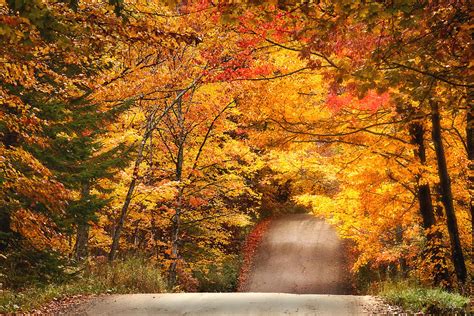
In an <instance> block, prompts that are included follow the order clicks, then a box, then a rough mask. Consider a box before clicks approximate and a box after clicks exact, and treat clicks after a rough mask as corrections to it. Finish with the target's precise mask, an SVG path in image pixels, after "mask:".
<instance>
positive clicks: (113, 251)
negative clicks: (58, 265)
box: [109, 115, 154, 261]
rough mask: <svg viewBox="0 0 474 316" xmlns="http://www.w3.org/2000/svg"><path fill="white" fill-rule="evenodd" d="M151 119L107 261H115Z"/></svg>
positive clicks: (143, 138)
mask: <svg viewBox="0 0 474 316" xmlns="http://www.w3.org/2000/svg"><path fill="white" fill-rule="evenodd" d="M153 117H154V116H153V115H150V117H149V118H148V121H147V125H146V128H145V133H144V134H143V137H142V141H141V143H140V147H139V148H138V154H137V159H136V160H135V165H134V166H133V173H132V181H131V182H130V185H129V187H128V191H127V195H126V196H125V201H124V203H123V206H122V209H121V211H120V217H119V221H118V223H117V225H116V227H115V230H114V236H113V238H112V245H111V246H110V252H109V261H113V260H114V259H115V256H116V253H117V250H118V247H119V241H120V235H121V234H122V229H123V226H124V224H125V219H126V217H127V214H128V207H129V206H130V203H131V201H132V196H133V192H134V191H135V187H136V185H137V180H138V175H139V172H140V165H141V163H142V161H143V151H144V149H145V145H146V142H147V139H148V136H149V134H150V131H151V129H152V126H153Z"/></svg>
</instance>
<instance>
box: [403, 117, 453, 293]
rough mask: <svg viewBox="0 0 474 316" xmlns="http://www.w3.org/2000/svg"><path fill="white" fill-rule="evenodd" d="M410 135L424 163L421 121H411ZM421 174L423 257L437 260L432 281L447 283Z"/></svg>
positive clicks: (443, 262) (426, 189)
mask: <svg viewBox="0 0 474 316" xmlns="http://www.w3.org/2000/svg"><path fill="white" fill-rule="evenodd" d="M410 136H411V139H412V143H413V144H414V145H416V149H415V150H414V154H415V158H417V159H418V160H419V161H420V163H421V164H422V165H426V148H425V130H424V127H423V124H422V123H421V122H413V123H411V124H410ZM420 178H421V175H417V176H416V181H417V193H418V203H419V207H420V215H421V218H422V220H423V228H424V229H425V230H428V233H427V234H426V239H427V241H428V247H427V249H426V252H425V254H424V257H428V258H430V259H431V261H432V262H439V263H438V264H436V265H435V271H434V282H435V284H441V282H443V281H444V282H446V283H449V272H448V270H447V268H446V261H445V258H444V256H443V253H442V249H441V247H442V242H441V240H442V234H441V232H439V231H433V230H432V229H431V228H432V227H433V226H434V225H435V224H436V217H435V213H434V208H433V202H432V201H431V189H430V185H429V184H428V183H422V184H420Z"/></svg>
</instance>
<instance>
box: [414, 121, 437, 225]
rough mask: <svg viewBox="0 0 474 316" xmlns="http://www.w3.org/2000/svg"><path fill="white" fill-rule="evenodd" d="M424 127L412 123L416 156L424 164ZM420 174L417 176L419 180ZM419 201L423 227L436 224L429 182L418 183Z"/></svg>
mask: <svg viewBox="0 0 474 316" xmlns="http://www.w3.org/2000/svg"><path fill="white" fill-rule="evenodd" d="M424 134H425V131H424V128H423V125H422V123H420V122H415V123H412V124H411V125H410V135H411V138H412V143H413V144H415V145H416V146H417V148H416V149H415V151H414V154H415V156H416V157H417V158H418V159H419V160H420V163H421V164H422V165H425V164H426V149H425V142H424ZM419 179H420V176H419V175H418V176H417V181H418V180H419ZM418 201H419V204H420V213H421V217H422V219H423V227H424V228H425V229H427V228H430V227H431V226H433V225H434V224H435V221H436V220H435V216H434V211H433V204H432V202H431V190H430V185H429V184H428V183H424V184H418Z"/></svg>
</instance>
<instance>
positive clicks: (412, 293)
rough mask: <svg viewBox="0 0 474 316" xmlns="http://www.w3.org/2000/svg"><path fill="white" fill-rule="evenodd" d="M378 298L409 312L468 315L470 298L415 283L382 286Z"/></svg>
mask: <svg viewBox="0 0 474 316" xmlns="http://www.w3.org/2000/svg"><path fill="white" fill-rule="evenodd" d="M378 296H380V297H381V298H382V299H384V300H385V301H386V302H387V303H388V304H391V305H397V306H400V307H402V308H403V309H404V310H405V311H407V312H412V313H418V312H423V313H427V314H435V315H439V314H443V315H446V314H449V315H453V314H456V313H458V314H466V313H467V312H468V311H467V308H468V306H469V298H468V297H465V296H462V295H460V294H458V293H451V292H448V291H446V290H443V289H440V288H428V287H423V286H421V285H419V284H417V283H416V282H413V281H398V282H394V281H390V282H384V283H382V284H381V286H380V288H379V291H378Z"/></svg>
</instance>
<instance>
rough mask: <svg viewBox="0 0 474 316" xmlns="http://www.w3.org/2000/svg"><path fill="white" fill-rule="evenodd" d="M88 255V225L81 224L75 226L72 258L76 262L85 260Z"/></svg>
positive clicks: (85, 223)
mask: <svg viewBox="0 0 474 316" xmlns="http://www.w3.org/2000/svg"><path fill="white" fill-rule="evenodd" d="M88 255H89V223H87V222H83V223H79V224H78V225H77V233H76V245H75V246H74V258H75V259H76V260H78V261H82V260H84V259H87V256H88Z"/></svg>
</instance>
